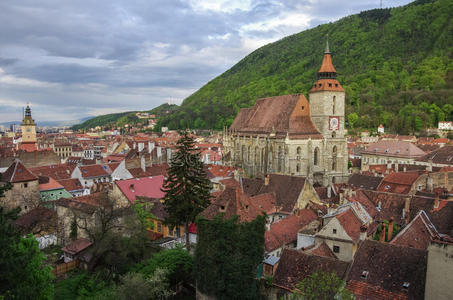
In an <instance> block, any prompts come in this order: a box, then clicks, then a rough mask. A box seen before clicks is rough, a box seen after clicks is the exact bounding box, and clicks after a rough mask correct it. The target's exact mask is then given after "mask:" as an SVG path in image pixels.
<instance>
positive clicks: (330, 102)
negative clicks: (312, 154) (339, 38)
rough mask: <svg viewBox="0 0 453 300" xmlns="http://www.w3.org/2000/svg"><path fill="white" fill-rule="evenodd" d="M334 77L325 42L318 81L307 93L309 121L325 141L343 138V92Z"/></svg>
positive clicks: (330, 58)
mask: <svg viewBox="0 0 453 300" xmlns="http://www.w3.org/2000/svg"><path fill="white" fill-rule="evenodd" d="M336 77H337V71H336V70H335V68H334V66H333V64H332V54H331V53H330V50H329V41H327V42H326V50H325V51H324V58H323V60H322V65H321V68H320V69H319V71H318V80H317V81H316V83H315V84H314V85H313V87H312V88H311V90H310V92H309V99H310V113H311V119H312V120H313V123H314V124H315V126H316V128H317V129H318V131H319V132H320V133H321V134H322V135H323V136H324V138H327V139H329V138H343V137H344V121H345V120H344V108H345V103H344V102H345V92H344V89H343V88H342V87H341V84H340V82H338V80H337V79H336Z"/></svg>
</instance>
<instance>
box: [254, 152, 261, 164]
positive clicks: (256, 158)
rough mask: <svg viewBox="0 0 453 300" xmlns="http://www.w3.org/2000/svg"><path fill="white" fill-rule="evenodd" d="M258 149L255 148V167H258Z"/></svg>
mask: <svg viewBox="0 0 453 300" xmlns="http://www.w3.org/2000/svg"><path fill="white" fill-rule="evenodd" d="M258 151H259V150H258V147H255V166H257V165H259V163H260V161H259V153H258Z"/></svg>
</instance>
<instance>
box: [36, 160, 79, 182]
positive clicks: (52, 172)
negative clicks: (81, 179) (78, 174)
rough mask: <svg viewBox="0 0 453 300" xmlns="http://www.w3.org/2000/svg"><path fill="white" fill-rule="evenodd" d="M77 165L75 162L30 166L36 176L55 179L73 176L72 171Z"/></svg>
mask: <svg viewBox="0 0 453 300" xmlns="http://www.w3.org/2000/svg"><path fill="white" fill-rule="evenodd" d="M75 167H76V165H75V164H68V163H65V164H57V165H48V166H41V167H35V168H30V172H32V173H33V174H35V175H36V176H46V177H52V178H53V179H55V180H60V179H69V178H71V174H72V171H74V168H75Z"/></svg>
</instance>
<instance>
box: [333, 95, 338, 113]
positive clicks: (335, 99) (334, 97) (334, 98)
mask: <svg viewBox="0 0 453 300" xmlns="http://www.w3.org/2000/svg"><path fill="white" fill-rule="evenodd" d="M336 102H337V97H336V96H333V105H332V114H333V115H334V114H335V105H336V104H337V103H336Z"/></svg>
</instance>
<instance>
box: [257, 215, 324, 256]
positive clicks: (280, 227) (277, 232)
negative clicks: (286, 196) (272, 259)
mask: <svg viewBox="0 0 453 300" xmlns="http://www.w3.org/2000/svg"><path fill="white" fill-rule="evenodd" d="M317 218H318V216H317V215H316V214H315V213H314V212H313V211H312V210H311V209H302V210H300V211H299V215H291V216H289V217H287V218H284V219H282V220H280V221H278V222H276V223H273V224H271V226H270V228H269V230H267V231H266V232H265V233H264V245H265V249H266V251H267V252H271V251H274V250H275V249H278V248H280V247H282V246H284V245H288V244H289V243H292V242H294V241H297V233H298V232H299V230H301V229H302V228H303V227H305V226H306V225H308V224H310V223H311V222H313V221H314V220H316V219H317Z"/></svg>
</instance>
